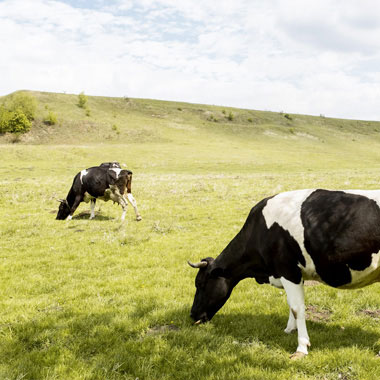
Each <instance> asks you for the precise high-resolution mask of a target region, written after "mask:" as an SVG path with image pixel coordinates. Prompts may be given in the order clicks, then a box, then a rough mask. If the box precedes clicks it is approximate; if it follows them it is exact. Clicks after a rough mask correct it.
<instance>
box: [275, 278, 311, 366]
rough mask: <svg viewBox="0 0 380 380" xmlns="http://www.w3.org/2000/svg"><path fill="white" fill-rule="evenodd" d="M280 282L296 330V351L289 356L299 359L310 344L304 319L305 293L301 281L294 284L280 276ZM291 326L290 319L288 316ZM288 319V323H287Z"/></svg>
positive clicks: (305, 353) (305, 352)
mask: <svg viewBox="0 0 380 380" xmlns="http://www.w3.org/2000/svg"><path fill="white" fill-rule="evenodd" d="M281 282H282V284H283V286H284V289H285V291H286V295H287V300H288V305H289V308H290V312H291V313H293V317H294V319H295V322H296V323H295V324H296V327H297V330H298V347H297V351H296V352H295V353H294V354H293V355H292V356H291V359H299V358H301V357H303V356H305V355H307V354H308V351H307V348H308V346H310V339H309V335H308V333H307V329H306V319H305V295H304V290H303V282H302V280H301V282H300V283H299V284H295V283H293V282H291V281H288V280H286V279H285V278H284V277H281ZM289 321H290V324H291V326H290V327H292V324H293V322H292V320H291V319H290V318H289ZM289 321H288V325H289Z"/></svg>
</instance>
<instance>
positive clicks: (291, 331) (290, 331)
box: [284, 327, 297, 334]
mask: <svg viewBox="0 0 380 380" xmlns="http://www.w3.org/2000/svg"><path fill="white" fill-rule="evenodd" d="M296 331H297V327H296V328H294V329H292V328H290V329H288V328H286V329H285V330H284V333H286V334H291V333H294V332H296Z"/></svg>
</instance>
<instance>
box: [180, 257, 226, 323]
mask: <svg viewBox="0 0 380 380" xmlns="http://www.w3.org/2000/svg"><path fill="white" fill-rule="evenodd" d="M188 263H189V265H190V266H191V267H193V268H199V272H198V274H197V277H196V278H195V286H196V288H197V290H196V292H195V297H194V302H193V306H192V308H191V313H190V316H191V318H193V319H194V320H195V321H196V322H195V323H196V324H199V323H203V322H207V321H209V320H211V318H212V317H213V316H214V315H215V314H216V312H217V311H218V310H219V309H220V308H221V307H222V306H223V305H224V304H225V302H226V301H227V300H228V298H229V296H230V294H231V291H232V289H233V286H232V285H231V281H230V280H229V279H228V278H227V277H226V276H225V273H224V271H223V269H222V268H220V267H218V266H216V265H215V262H214V259H213V258H212V257H207V258H206V259H203V260H202V261H201V262H199V263H197V264H192V263H190V262H188Z"/></svg>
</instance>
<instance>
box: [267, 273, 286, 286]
mask: <svg viewBox="0 0 380 380" xmlns="http://www.w3.org/2000/svg"><path fill="white" fill-rule="evenodd" d="M269 283H270V284H271V285H272V286H274V287H276V288H280V289H282V288H283V287H284V286H283V285H282V282H281V279H280V278H274V277H273V276H269Z"/></svg>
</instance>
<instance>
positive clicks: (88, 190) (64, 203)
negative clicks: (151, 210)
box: [56, 162, 142, 221]
mask: <svg viewBox="0 0 380 380" xmlns="http://www.w3.org/2000/svg"><path fill="white" fill-rule="evenodd" d="M131 185H132V172H131V171H129V170H122V169H121V168H120V164H119V163H118V162H104V163H102V164H101V165H100V166H94V167H92V168H88V169H85V170H82V171H81V172H79V173H78V174H77V175H76V176H75V177H74V181H73V184H72V186H71V189H70V191H69V193H68V195H67V197H66V199H64V200H60V202H61V204H60V206H59V209H58V213H57V218H56V219H59V220H64V219H67V220H70V219H72V217H73V214H74V212H75V210H76V209H77V207H78V206H79V204H80V203H81V202H86V203H88V202H90V201H91V215H90V219H93V218H94V217H95V203H96V199H101V200H103V201H105V202H107V201H109V200H112V201H114V202H116V203H118V204H120V205H121V207H122V208H123V214H122V216H121V220H124V219H125V214H126V212H127V206H128V203H127V200H128V201H129V203H130V204H131V205H132V207H133V209H134V210H135V214H136V220H138V221H139V220H141V219H142V218H141V215H140V214H139V212H138V210H137V203H136V200H135V198H134V197H133V195H132V193H131ZM125 191H127V199H125V196H124V193H125Z"/></svg>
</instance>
